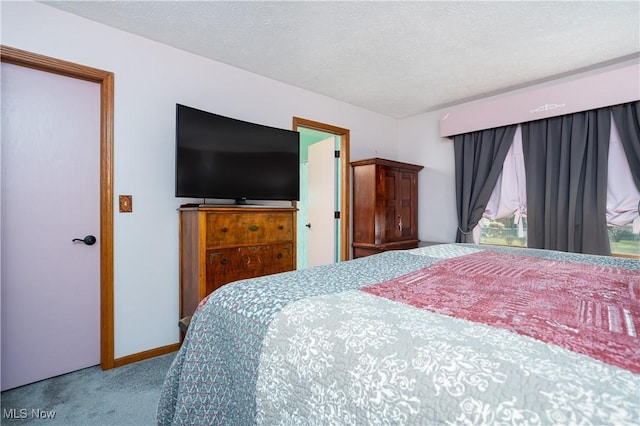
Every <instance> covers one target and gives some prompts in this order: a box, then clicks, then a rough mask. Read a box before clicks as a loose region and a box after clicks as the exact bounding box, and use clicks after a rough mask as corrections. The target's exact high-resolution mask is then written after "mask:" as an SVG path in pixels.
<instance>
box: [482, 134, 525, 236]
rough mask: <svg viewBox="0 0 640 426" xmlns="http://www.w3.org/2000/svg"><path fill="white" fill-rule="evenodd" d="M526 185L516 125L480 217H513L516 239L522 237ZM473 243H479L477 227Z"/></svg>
mask: <svg viewBox="0 0 640 426" xmlns="http://www.w3.org/2000/svg"><path fill="white" fill-rule="evenodd" d="M526 184H527V180H526V176H525V174H524V157H523V154H522V129H521V126H520V125H518V126H517V128H516V132H515V135H514V137H513V143H512V144H511V146H510V147H509V151H507V156H506V157H505V159H504V164H503V165H502V172H501V173H500V176H498V180H497V182H496V186H495V187H494V188H493V192H492V193H491V197H490V198H489V201H488V202H487V206H486V208H485V210H484V213H483V214H482V217H484V218H487V219H491V220H495V219H503V218H505V217H510V216H515V217H514V223H515V224H516V225H518V237H524V230H523V225H522V217H524V216H526V215H527V189H526ZM473 241H474V242H479V241H480V226H479V225H478V226H476V227H475V228H474V230H473Z"/></svg>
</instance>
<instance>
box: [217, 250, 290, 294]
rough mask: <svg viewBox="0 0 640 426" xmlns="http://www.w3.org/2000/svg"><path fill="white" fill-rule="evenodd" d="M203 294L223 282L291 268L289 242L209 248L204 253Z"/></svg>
mask: <svg viewBox="0 0 640 426" xmlns="http://www.w3.org/2000/svg"><path fill="white" fill-rule="evenodd" d="M206 256H207V257H206V262H207V294H208V293H210V292H211V291H213V290H215V289H217V288H218V287H220V286H221V285H223V284H226V283H229V282H232V281H237V280H242V279H246V278H253V277H259V276H262V275H268V274H275V273H277V272H284V271H290V270H291V269H293V244H291V243H288V244H272V245H256V246H244V247H234V248H225V249H210V250H207V253H206Z"/></svg>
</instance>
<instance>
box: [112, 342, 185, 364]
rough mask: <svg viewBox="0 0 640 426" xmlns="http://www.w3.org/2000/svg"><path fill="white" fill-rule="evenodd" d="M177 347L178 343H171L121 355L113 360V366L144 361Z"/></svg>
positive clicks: (178, 346) (174, 349) (175, 349)
mask: <svg viewBox="0 0 640 426" xmlns="http://www.w3.org/2000/svg"><path fill="white" fill-rule="evenodd" d="M178 349H180V343H173V344H171V345H167V346H161V347H159V348H154V349H149V350H148V351H143V352H138V353H137V354H131V355H127V356H123V357H122V358H116V359H114V360H113V366H114V367H122V366H123V365H127V364H132V363H134V362H138V361H144V360H145V359H149V358H153V357H156V356H160V355H165V354H168V353H171V352H175V351H177V350H178Z"/></svg>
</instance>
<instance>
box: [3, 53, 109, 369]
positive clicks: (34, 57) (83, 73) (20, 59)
mask: <svg viewBox="0 0 640 426" xmlns="http://www.w3.org/2000/svg"><path fill="white" fill-rule="evenodd" d="M0 61H2V62H6V63H9V64H13V65H18V66H22V67H27V68H32V69H36V70H39V71H44V72H50V73H54V74H59V75H62V76H65V77H71V78H77V79H80V80H86V81H90V82H94V83H97V84H99V85H100V239H99V241H100V367H101V368H102V369H103V370H108V369H111V368H113V367H114V366H115V365H114V313H113V127H114V102H113V93H114V74H113V73H112V72H109V71H103V70H100V69H97V68H91V67H87V66H84V65H80V64H75V63H73V62H67V61H63V60H60V59H55V58H51V57H48V56H44V55H39V54H36V53H31V52H27V51H25V50H20V49H16V48H13V47H8V46H4V45H0Z"/></svg>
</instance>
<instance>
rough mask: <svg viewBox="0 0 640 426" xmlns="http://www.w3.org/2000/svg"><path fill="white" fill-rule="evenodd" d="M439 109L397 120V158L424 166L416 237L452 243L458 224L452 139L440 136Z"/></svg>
mask: <svg viewBox="0 0 640 426" xmlns="http://www.w3.org/2000/svg"><path fill="white" fill-rule="evenodd" d="M440 115H441V111H435V112H431V113H427V114H420V115H416V116H413V117H409V118H405V119H402V120H400V123H399V128H398V154H399V157H400V161H404V162H407V163H412V164H419V165H422V166H424V169H422V171H420V173H419V174H418V215H419V216H418V226H419V228H418V238H419V239H420V240H421V241H437V242H444V243H447V242H454V241H455V239H456V229H457V227H458V221H457V214H456V195H455V165H454V155H453V142H452V141H451V140H450V139H447V138H442V137H440Z"/></svg>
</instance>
